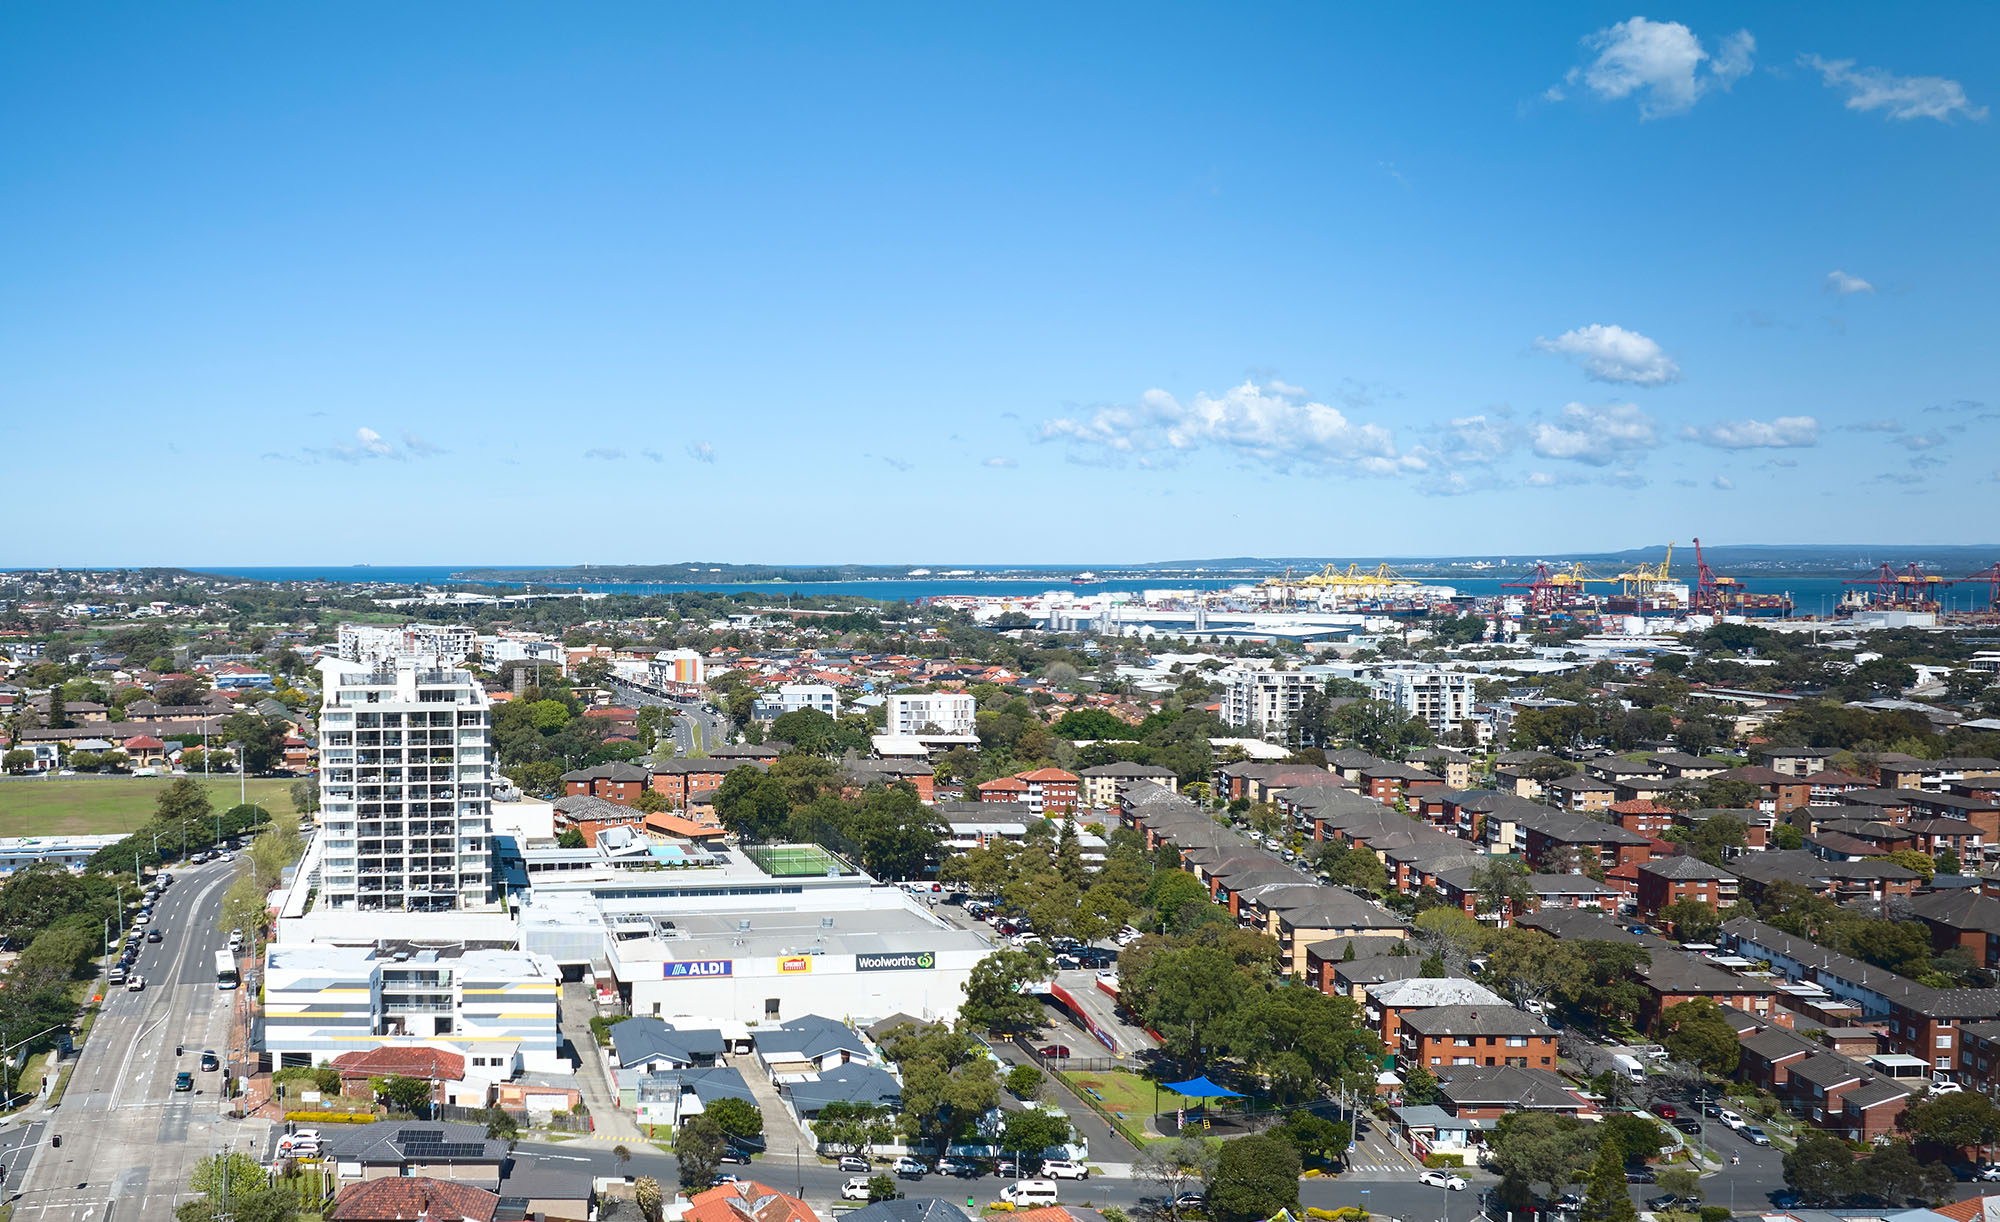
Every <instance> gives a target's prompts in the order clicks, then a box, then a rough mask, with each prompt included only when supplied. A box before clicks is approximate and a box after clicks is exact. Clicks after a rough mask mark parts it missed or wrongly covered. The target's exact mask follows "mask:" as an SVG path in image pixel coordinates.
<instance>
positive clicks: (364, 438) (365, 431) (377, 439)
mask: <svg viewBox="0 0 2000 1222" xmlns="http://www.w3.org/2000/svg"><path fill="white" fill-rule="evenodd" d="M354 440H355V441H356V442H357V443H358V444H359V445H360V446H361V448H362V450H363V451H365V452H366V453H369V454H373V455H374V456H375V457H377V458H388V457H389V456H391V455H393V454H394V453H395V452H396V447H395V446H392V445H390V444H389V443H388V442H387V441H384V440H383V439H382V434H380V433H378V432H376V431H375V430H374V429H371V428H359V429H355V430H354Z"/></svg>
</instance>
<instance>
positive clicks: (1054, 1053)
mask: <svg viewBox="0 0 2000 1222" xmlns="http://www.w3.org/2000/svg"><path fill="white" fill-rule="evenodd" d="M1035 1051H1036V1052H1039V1053H1041V1054H1042V1055H1043V1056H1045V1057H1067V1056H1068V1055H1069V1045H1068V1044H1047V1045H1044V1046H1043V1047H1040V1048H1037V1049H1035Z"/></svg>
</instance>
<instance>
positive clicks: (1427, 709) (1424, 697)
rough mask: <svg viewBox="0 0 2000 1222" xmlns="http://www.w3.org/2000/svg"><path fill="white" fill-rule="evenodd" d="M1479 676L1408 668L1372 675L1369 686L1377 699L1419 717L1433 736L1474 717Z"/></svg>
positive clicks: (1427, 668) (1434, 668)
mask: <svg viewBox="0 0 2000 1222" xmlns="http://www.w3.org/2000/svg"><path fill="white" fill-rule="evenodd" d="M1478 682H1479V676H1478V675H1476V674H1471V673H1468V672H1465V671H1455V670H1439V669H1437V668H1436V667H1407V668H1399V669H1396V670H1388V671H1382V672H1379V673H1377V674H1374V675H1371V676H1370V677H1369V679H1368V685H1369V687H1371V688H1372V689H1374V693H1375V698H1376V699H1377V700H1386V701H1388V702H1389V703H1390V704H1393V705H1397V706H1399V707H1401V708H1402V710H1403V711H1404V712H1406V713H1408V714H1409V715H1410V716H1412V717H1421V718H1423V720H1424V724H1425V725H1427V726H1429V727H1430V728H1431V730H1432V732H1433V733H1437V734H1444V733H1447V732H1449V731H1451V730H1454V729H1457V728H1458V726H1459V725H1460V723H1462V722H1466V721H1470V720H1472V718H1473V713H1472V705H1473V695H1472V690H1473V685H1474V684H1476V683H1478Z"/></svg>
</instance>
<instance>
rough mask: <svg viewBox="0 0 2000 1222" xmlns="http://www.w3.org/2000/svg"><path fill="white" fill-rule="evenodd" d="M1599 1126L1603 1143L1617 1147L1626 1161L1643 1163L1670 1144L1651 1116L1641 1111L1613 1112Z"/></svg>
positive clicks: (1621, 1158) (1619, 1154)
mask: <svg viewBox="0 0 2000 1222" xmlns="http://www.w3.org/2000/svg"><path fill="white" fill-rule="evenodd" d="M1601 1127H1602V1128H1603V1129H1604V1136H1603V1141H1604V1143H1605V1144H1608V1145H1612V1146H1615V1147H1617V1149H1618V1157H1619V1158H1620V1160H1622V1161H1624V1162H1628V1163H1643V1162H1645V1161H1647V1160H1648V1159H1650V1158H1652V1157H1653V1156H1654V1155H1655V1154H1658V1153H1659V1152H1660V1151H1661V1150H1662V1149H1664V1148H1665V1147H1666V1146H1668V1145H1669V1144H1671V1143H1670V1142H1669V1141H1668V1139H1667V1135H1666V1133H1665V1132H1664V1131H1663V1130H1662V1129H1661V1128H1660V1126H1659V1125H1658V1124H1657V1123H1655V1122H1654V1120H1653V1118H1652V1117H1650V1116H1647V1115H1645V1114H1643V1113H1639V1114H1634V1113H1632V1112H1613V1113H1611V1114H1609V1115H1607V1116H1605V1118H1604V1121H1603V1123H1602V1126H1601Z"/></svg>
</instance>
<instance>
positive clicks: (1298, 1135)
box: [1271, 1112, 1354, 1163]
mask: <svg viewBox="0 0 2000 1222" xmlns="http://www.w3.org/2000/svg"><path fill="white" fill-rule="evenodd" d="M1271 1133H1272V1135H1273V1136H1275V1137H1282V1138H1284V1139H1285V1140H1286V1141H1289V1142H1291V1143H1292V1144H1293V1145H1295V1146H1297V1147H1298V1148H1299V1158H1300V1160H1301V1161H1303V1160H1305V1159H1312V1160H1313V1161H1315V1162H1322V1163H1330V1162H1332V1161H1333V1160H1334V1159H1335V1158H1338V1157H1339V1156H1340V1155H1341V1154H1343V1153H1345V1152H1346V1150H1347V1143H1348V1142H1349V1141H1350V1140H1352V1139H1353V1136H1354V1130H1353V1127H1352V1126H1350V1125H1348V1124H1345V1123H1337V1122H1335V1121H1332V1120H1328V1119H1327V1118H1326V1117H1324V1116H1320V1115H1317V1114H1315V1113H1313V1112H1293V1113H1292V1114H1291V1115H1289V1116H1287V1117H1285V1123H1283V1124H1281V1125H1279V1126H1278V1127H1277V1128H1275V1129H1272V1130H1271Z"/></svg>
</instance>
